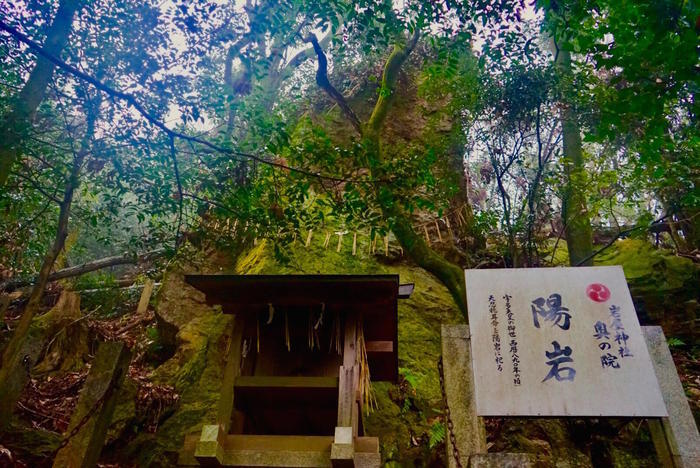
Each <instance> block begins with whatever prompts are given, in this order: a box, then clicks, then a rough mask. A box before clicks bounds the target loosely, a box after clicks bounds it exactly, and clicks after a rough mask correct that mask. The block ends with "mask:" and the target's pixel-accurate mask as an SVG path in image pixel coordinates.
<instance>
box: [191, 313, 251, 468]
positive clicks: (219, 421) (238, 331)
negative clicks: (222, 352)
mask: <svg viewBox="0 0 700 468" xmlns="http://www.w3.org/2000/svg"><path fill="white" fill-rule="evenodd" d="M242 340H243V319H242V318H240V317H237V316H235V315H234V316H233V317H231V325H230V333H229V342H228V348H227V352H226V364H225V367H224V375H223V380H222V383H221V393H220V397H219V409H218V412H217V418H216V424H210V425H205V426H204V427H202V433H201V435H200V438H199V440H198V441H197V445H196V447H195V452H194V456H195V458H196V459H197V460H198V461H199V462H200V463H201V464H203V465H217V464H219V463H220V462H222V460H223V459H222V457H223V450H224V448H223V439H224V437H226V434H228V432H229V430H230V429H231V417H232V415H233V409H234V400H233V399H234V391H235V383H236V378H237V377H238V375H239V374H240V368H241V341H242Z"/></svg>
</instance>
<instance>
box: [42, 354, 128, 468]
mask: <svg viewBox="0 0 700 468" xmlns="http://www.w3.org/2000/svg"><path fill="white" fill-rule="evenodd" d="M130 362H131V352H130V351H129V349H128V348H127V347H126V346H125V345H124V343H121V342H117V341H105V342H102V343H100V345H99V347H98V348H97V354H96V355H95V360H94V362H93V363H92V367H91V368H90V372H89V373H88V376H87V379H86V380H85V384H83V389H82V390H81V391H80V397H79V398H78V404H77V406H76V407H75V410H74V411H73V416H72V417H71V421H70V425H69V426H68V435H69V436H70V434H71V433H72V432H73V431H74V428H76V429H75V430H77V432H76V433H75V435H73V436H72V437H70V439H69V440H68V443H67V444H66V446H65V447H63V448H62V449H61V450H59V451H58V454H56V458H55V459H54V463H53V466H54V468H58V467H60V468H88V467H93V466H95V464H96V463H97V460H98V459H99V457H100V452H101V451H102V446H103V445H104V442H105V437H106V436H107V429H108V428H109V424H110V422H111V420H112V413H114V407H115V406H116V404H117V396H118V393H119V387H120V386H121V384H122V382H123V381H124V378H125V377H126V374H127V372H128V370H129V363H130ZM107 392H109V393H107ZM85 418H87V419H86V420H85Z"/></svg>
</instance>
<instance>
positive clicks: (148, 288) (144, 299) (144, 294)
mask: <svg viewBox="0 0 700 468" xmlns="http://www.w3.org/2000/svg"><path fill="white" fill-rule="evenodd" d="M151 294H153V280H152V279H147V280H146V282H145V283H144V285H143V291H141V298H140V299H139V305H138V307H137V308H136V314H137V315H143V314H145V313H146V310H147V309H148V303H149V302H150V301H151Z"/></svg>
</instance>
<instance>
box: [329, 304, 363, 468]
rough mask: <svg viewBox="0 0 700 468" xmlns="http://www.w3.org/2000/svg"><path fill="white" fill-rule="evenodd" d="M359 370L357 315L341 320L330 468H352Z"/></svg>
mask: <svg viewBox="0 0 700 468" xmlns="http://www.w3.org/2000/svg"><path fill="white" fill-rule="evenodd" d="M358 383H359V367H358V366H357V315H356V314H355V313H348V314H347V316H346V317H345V340H344V344H343V365H342V366H340V370H339V375H338V423H337V426H336V428H335V437H334V440H333V445H332V446H331V465H332V466H334V467H336V466H339V467H344V466H354V461H353V460H354V456H355V448H354V437H355V436H356V435H357V427H358V417H359V414H358V411H357V397H358V395H357V388H358Z"/></svg>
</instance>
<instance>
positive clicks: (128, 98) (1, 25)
mask: <svg viewBox="0 0 700 468" xmlns="http://www.w3.org/2000/svg"><path fill="white" fill-rule="evenodd" d="M0 30H2V31H6V32H8V33H10V35H12V36H13V37H14V38H15V39H17V40H18V41H20V42H22V43H23V44H26V45H27V46H28V47H29V48H30V49H31V50H32V51H34V52H35V53H36V54H39V55H41V56H42V57H44V58H46V59H47V60H49V61H50V62H52V63H54V64H56V66H58V68H60V69H62V70H64V71H66V72H68V73H69V74H71V75H73V76H74V77H76V78H78V79H80V80H82V81H85V82H87V83H89V84H91V85H92V86H94V87H95V88H97V89H98V90H100V91H102V92H104V93H106V94H108V95H109V96H111V97H112V98H115V99H119V100H121V101H124V102H126V103H127V105H130V106H131V107H133V108H134V110H136V112H138V113H139V114H141V116H143V117H144V118H145V119H146V120H147V121H148V122H150V123H151V124H152V125H154V126H155V127H157V128H159V129H160V130H162V131H163V132H164V133H165V134H166V135H167V136H168V137H175V138H179V139H181V140H185V141H188V142H191V143H197V144H200V145H202V146H205V147H207V148H210V149H212V150H214V151H216V152H218V153H222V154H228V155H231V156H239V157H242V158H247V159H251V160H253V161H257V162H259V163H261V164H266V165H268V166H272V167H277V168H279V169H285V170H288V171H292V172H296V173H299V174H304V175H307V176H310V177H314V178H317V179H324V180H330V181H334V182H350V180H348V179H347V178H343V177H336V176H331V175H326V174H322V173H319V172H313V171H310V170H307V169H303V168H299V167H293V166H287V165H285V164H281V163H278V162H275V161H272V160H269V159H266V158H265V157H262V156H258V155H254V154H250V153H243V152H241V151H235V150H232V149H230V148H224V147H222V146H218V145H216V144H214V143H211V142H209V141H206V140H202V139H201V138H198V137H194V136H190V135H186V134H184V133H180V132H178V131H175V130H172V129H170V128H168V126H166V125H165V124H164V123H163V122H161V121H160V120H158V119H157V118H156V117H155V116H153V115H152V114H151V113H149V112H148V111H147V110H146V109H145V108H144V107H143V106H142V105H141V104H139V102H138V101H137V100H136V98H135V97H134V96H132V95H131V94H128V93H125V92H123V91H119V90H117V89H114V88H112V87H110V86H108V85H106V84H104V83H102V82H101V81H99V80H98V79H96V78H94V77H92V76H90V75H88V74H87V73H83V72H82V71H80V70H78V69H77V68H75V67H74V66H72V65H69V64H67V63H66V62H64V61H63V60H61V59H60V58H58V57H56V56H54V55H52V54H50V53H49V52H47V51H46V50H44V48H42V47H41V45H39V44H38V43H36V42H34V41H33V40H31V39H29V37H27V36H26V35H25V34H22V33H21V32H19V31H18V30H17V29H15V28H13V27H12V26H10V25H8V24H7V23H5V22H4V21H2V20H0Z"/></svg>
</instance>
